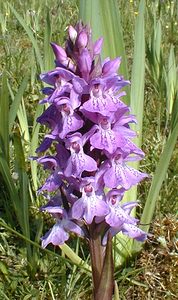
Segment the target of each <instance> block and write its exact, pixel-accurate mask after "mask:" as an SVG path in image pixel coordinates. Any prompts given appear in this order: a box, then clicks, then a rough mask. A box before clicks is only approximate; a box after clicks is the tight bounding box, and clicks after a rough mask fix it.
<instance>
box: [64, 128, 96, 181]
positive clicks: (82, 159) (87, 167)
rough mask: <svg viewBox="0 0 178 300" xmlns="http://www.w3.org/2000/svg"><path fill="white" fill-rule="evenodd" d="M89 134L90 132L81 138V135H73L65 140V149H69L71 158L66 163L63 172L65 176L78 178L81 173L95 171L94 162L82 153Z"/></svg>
mask: <svg viewBox="0 0 178 300" xmlns="http://www.w3.org/2000/svg"><path fill="white" fill-rule="evenodd" d="M91 134H92V132H91V133H90V134H87V135H84V136H82V135H81V133H74V134H71V135H70V136H68V137H67V138H66V147H67V148H68V149H70V152H71V156H70V157H69V159H68V161H67V166H66V169H65V171H64V175H65V176H67V177H69V176H72V175H73V176H76V177H80V176H81V174H82V172H83V171H88V172H92V171H95V170H97V163H96V161H95V160H94V159H93V158H92V157H90V156H89V155H87V154H85V153H84V151H83V146H84V145H85V143H86V142H87V140H88V139H89V137H90V135H91Z"/></svg>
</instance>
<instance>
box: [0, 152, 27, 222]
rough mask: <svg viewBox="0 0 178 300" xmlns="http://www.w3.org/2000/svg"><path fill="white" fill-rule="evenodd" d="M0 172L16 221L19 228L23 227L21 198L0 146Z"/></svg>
mask: <svg viewBox="0 0 178 300" xmlns="http://www.w3.org/2000/svg"><path fill="white" fill-rule="evenodd" d="M0 173H1V175H2V178H3V180H4V182H5V185H6V188H7V191H8V193H9V196H10V199H11V202H12V204H13V208H14V211H15V214H16V216H17V220H18V223H19V224H20V226H21V228H23V223H22V210H21V206H20V201H21V200H20V199H19V196H18V193H17V189H16V187H15V184H14V182H13V179H12V176H11V173H10V169H9V166H8V163H7V161H6V159H5V157H4V156H3V154H2V152H1V148H0Z"/></svg>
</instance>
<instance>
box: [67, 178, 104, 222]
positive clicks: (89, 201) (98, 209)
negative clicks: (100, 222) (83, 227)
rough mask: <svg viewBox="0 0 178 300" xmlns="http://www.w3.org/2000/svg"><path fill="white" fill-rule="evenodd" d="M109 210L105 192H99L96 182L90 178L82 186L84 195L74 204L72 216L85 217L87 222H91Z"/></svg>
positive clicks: (76, 217)
mask: <svg viewBox="0 0 178 300" xmlns="http://www.w3.org/2000/svg"><path fill="white" fill-rule="evenodd" d="M107 212H108V206H107V204H106V202H105V196H104V194H97V192H95V189H94V183H93V182H92V180H91V179H89V178H88V182H87V183H85V185H84V186H83V187H82V197H81V198H80V199H78V200H77V201H76V202H75V203H74V204H73V206H72V217H73V218H74V219H77V220H78V219H81V218H83V219H84V220H85V221H86V223H87V224H91V223H92V221H93V219H94V217H103V216H105V215H106V214H107Z"/></svg>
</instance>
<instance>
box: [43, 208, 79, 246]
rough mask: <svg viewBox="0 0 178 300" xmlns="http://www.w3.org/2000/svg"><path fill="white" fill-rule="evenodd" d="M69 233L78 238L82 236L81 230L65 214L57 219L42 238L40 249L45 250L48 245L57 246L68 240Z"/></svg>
mask: <svg viewBox="0 0 178 300" xmlns="http://www.w3.org/2000/svg"><path fill="white" fill-rule="evenodd" d="M69 232H73V233H75V234H77V235H79V236H84V233H83V231H82V229H81V228H80V227H79V226H78V225H77V224H76V223H74V222H73V221H72V220H71V219H70V218H69V216H68V214H67V212H64V213H63V216H62V217H61V218H60V217H59V218H57V222H56V224H55V225H54V226H53V227H52V229H50V230H49V231H48V232H47V233H46V234H45V235H44V236H43V237H42V247H43V248H46V246H47V245H48V244H50V243H51V244H53V245H55V246H59V245H62V244H64V243H65V242H66V241H67V240H68V239H69Z"/></svg>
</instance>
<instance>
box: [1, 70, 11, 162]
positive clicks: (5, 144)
mask: <svg viewBox="0 0 178 300" xmlns="http://www.w3.org/2000/svg"><path fill="white" fill-rule="evenodd" d="M8 123H9V94H8V87H7V76H6V73H5V72H4V73H3V75H2V87H1V91H0V148H1V150H2V152H3V155H4V157H5V158H6V161H7V162H9V130H8V128H9V126H8Z"/></svg>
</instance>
